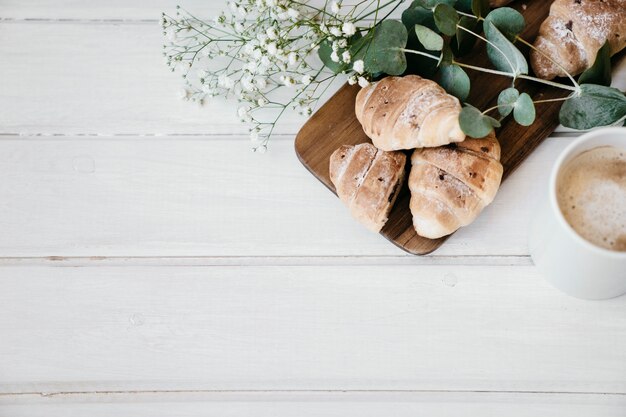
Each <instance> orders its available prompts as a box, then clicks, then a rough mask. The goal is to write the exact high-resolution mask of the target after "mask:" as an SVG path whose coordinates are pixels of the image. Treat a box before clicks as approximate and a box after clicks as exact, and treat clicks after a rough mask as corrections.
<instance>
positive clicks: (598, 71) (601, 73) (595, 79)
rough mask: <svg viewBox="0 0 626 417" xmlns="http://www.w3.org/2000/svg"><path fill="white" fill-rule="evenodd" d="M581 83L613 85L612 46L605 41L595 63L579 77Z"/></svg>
mask: <svg viewBox="0 0 626 417" xmlns="http://www.w3.org/2000/svg"><path fill="white" fill-rule="evenodd" d="M578 83H579V84H599V85H611V46H610V45H609V41H606V42H604V45H602V48H600V50H599V51H598V55H596V60H595V62H594V63H593V65H592V66H591V67H590V68H588V69H587V70H585V72H583V73H582V74H580V77H579V78H578Z"/></svg>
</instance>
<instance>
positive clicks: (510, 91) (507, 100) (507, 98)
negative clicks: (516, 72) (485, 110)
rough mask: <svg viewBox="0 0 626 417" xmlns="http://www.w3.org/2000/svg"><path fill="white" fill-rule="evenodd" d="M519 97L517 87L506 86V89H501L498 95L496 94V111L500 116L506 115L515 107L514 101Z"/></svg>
mask: <svg viewBox="0 0 626 417" xmlns="http://www.w3.org/2000/svg"><path fill="white" fill-rule="evenodd" d="M518 98H519V91H517V88H512V87H511V88H507V89H506V90H502V92H500V95H499V96H498V112H499V113H500V115H501V116H502V117H506V116H508V115H509V114H511V112H512V111H513V109H514V108H515V103H516V102H517V99H518Z"/></svg>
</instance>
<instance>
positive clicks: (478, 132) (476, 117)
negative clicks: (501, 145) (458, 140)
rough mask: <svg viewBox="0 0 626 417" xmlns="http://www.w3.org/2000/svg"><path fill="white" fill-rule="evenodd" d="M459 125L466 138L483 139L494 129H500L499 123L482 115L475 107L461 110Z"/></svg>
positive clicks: (466, 107) (467, 106)
mask: <svg viewBox="0 0 626 417" xmlns="http://www.w3.org/2000/svg"><path fill="white" fill-rule="evenodd" d="M459 125H460V126H461V130H462V131H463V133H465V134H466V135H467V136H470V137H472V138H484V137H485V136H487V135H488V134H489V133H491V132H492V131H493V128H494V127H500V122H498V121H497V120H496V119H494V118H493V117H489V116H486V115H484V114H482V113H481V112H480V110H478V109H477V108H476V107H473V106H470V105H466V106H465V107H463V109H461V114H460V115H459Z"/></svg>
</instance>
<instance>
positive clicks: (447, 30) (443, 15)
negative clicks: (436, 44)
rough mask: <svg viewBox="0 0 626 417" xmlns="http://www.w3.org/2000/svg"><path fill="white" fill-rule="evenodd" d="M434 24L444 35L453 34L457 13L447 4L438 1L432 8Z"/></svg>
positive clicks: (457, 19) (457, 17)
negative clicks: (433, 8)
mask: <svg viewBox="0 0 626 417" xmlns="http://www.w3.org/2000/svg"><path fill="white" fill-rule="evenodd" d="M434 17H435V24H436V25H437V28H438V29H439V30H440V31H441V33H443V34H444V35H448V36H454V34H455V33H456V24H457V22H458V21H459V14H458V13H457V12H456V10H454V8H453V7H452V6H450V5H448V4H445V3H440V4H438V5H437V7H435V10H434Z"/></svg>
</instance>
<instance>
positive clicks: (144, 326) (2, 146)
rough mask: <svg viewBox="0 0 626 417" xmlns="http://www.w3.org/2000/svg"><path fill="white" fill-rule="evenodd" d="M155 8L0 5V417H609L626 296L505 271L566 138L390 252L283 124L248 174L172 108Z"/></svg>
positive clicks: (526, 267)
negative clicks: (420, 238) (302, 159)
mask: <svg viewBox="0 0 626 417" xmlns="http://www.w3.org/2000/svg"><path fill="white" fill-rule="evenodd" d="M174 4H175V3H173V0H153V1H148V0H145V1H135V2H128V1H126V0H106V1H105V0H97V1H96V0H93V1H89V2H76V1H72V0H58V1H55V2H53V1H50V0H29V1H24V0H1V1H0V18H1V19H2V20H1V21H0V57H1V58H0V59H1V63H0V416H2V417H4V416H12V417H17V416H78V415H81V416H83V415H89V416H111V415H127V416H151V417H153V416H173V415H185V416H200V415H203V416H207V415H210V416H226V415H228V416H272V417H276V416H313V415H323V416H374V415H380V416H417V415H424V416H435V417H436V416H451V415H475V416H491V415H493V416H502V415H506V416H547V415H566V416H624V415H626V298H624V297H622V298H618V299H613V300H609V301H603V302H587V301H580V300H576V299H573V298H569V297H567V296H565V295H563V294H561V293H559V292H557V291H556V290H554V289H552V288H551V287H550V286H549V285H548V284H546V283H545V282H544V281H543V279H542V278H541V277H540V276H539V275H538V273H537V272H536V270H535V268H534V267H533V265H532V262H531V260H530V258H529V256H528V250H527V243H526V239H527V229H528V224H529V221H530V219H531V217H532V215H533V207H534V205H535V201H536V199H537V198H538V197H539V195H540V194H541V191H542V187H543V186H544V185H545V181H546V177H547V173H548V171H549V169H550V166H551V163H552V161H553V160H554V159H555V157H556V155H557V154H558V153H559V152H560V151H561V150H562V149H563V148H564V147H565V146H566V145H567V144H568V143H569V142H570V141H571V137H572V134H571V133H569V134H568V133H557V134H555V135H554V137H552V138H550V139H548V140H547V141H546V142H545V143H544V144H542V145H541V146H540V147H539V149H538V150H537V151H536V152H535V153H534V154H533V155H532V156H531V157H530V158H529V159H528V160H527V161H526V162H525V163H524V164H523V166H522V167H521V168H520V169H519V170H518V171H517V172H515V173H514V174H513V176H512V177H511V178H510V179H509V180H507V181H506V183H505V184H504V185H503V186H502V188H501V190H500V193H499V195H498V197H497V199H496V201H495V202H494V203H493V205H492V206H490V207H489V208H488V209H487V210H486V211H485V212H484V213H483V215H482V216H481V217H480V219H479V220H478V221H476V222H475V223H474V224H472V225H471V226H470V227H467V228H466V229H463V230H461V231H460V232H458V233H457V234H455V235H454V236H453V237H452V238H451V239H450V240H449V241H448V242H447V243H446V244H445V246H443V247H442V248H441V249H440V250H439V251H437V252H436V253H435V254H433V255H432V256H428V257H421V258H420V257H411V256H408V255H406V254H404V253H403V252H401V251H400V250H399V249H397V248H395V247H394V246H393V245H391V244H389V243H388V242H387V241H385V240H384V239H383V238H381V237H379V236H377V235H374V234H370V233H368V232H367V231H365V230H364V229H363V228H362V227H360V226H359V225H358V224H356V223H355V222H354V221H353V220H352V219H351V218H350V217H349V215H348V213H347V211H346V210H344V208H343V207H342V206H341V204H340V202H339V201H338V200H337V199H335V197H334V196H332V195H331V194H330V193H329V192H328V191H327V190H326V189H325V188H324V187H323V186H322V185H321V184H320V183H318V182H317V181H316V180H315V179H314V178H313V177H311V176H310V174H309V173H308V172H307V171H306V170H305V169H304V168H303V167H302V166H301V165H300V164H299V162H298V161H297V159H296V157H295V155H294V152H293V137H294V135H295V133H296V132H297V129H298V127H299V126H300V125H301V123H302V120H301V119H299V118H290V119H288V120H287V121H286V122H285V123H283V124H282V125H281V127H280V131H279V134H278V135H277V136H276V137H275V138H274V140H273V141H272V144H271V149H270V152H269V153H267V154H265V155H258V154H253V153H252V152H250V151H249V143H248V139H247V135H246V130H245V127H244V126H241V125H240V124H239V123H238V122H237V120H236V118H235V115H234V113H235V112H234V111H233V107H232V104H231V105H228V106H225V105H224V103H221V102H217V103H213V104H210V105H207V106H205V107H202V108H200V107H195V106H194V105H192V104H190V103H186V102H183V101H179V100H177V99H176V98H175V95H176V94H175V93H176V91H177V89H178V88H179V80H178V79H177V78H175V77H173V76H172V75H171V74H170V73H169V72H168V70H167V68H166V67H165V66H164V64H163V62H162V57H161V56H160V51H161V49H160V47H161V34H160V28H159V26H158V23H157V21H158V18H159V13H160V11H161V10H172V9H173V7H174ZM183 4H184V5H186V6H187V7H188V8H189V9H191V10H194V11H201V14H204V15H211V14H214V11H215V10H216V9H218V8H220V7H221V6H222V2H221V0H220V1H218V0H215V1H213V0H211V1H210V2H208V1H202V0H193V1H191V0H189V1H187V2H185V3H183ZM616 83H617V84H618V85H620V86H621V88H625V87H626V71H621V75H618V76H617V77H616ZM620 83H621V84H620Z"/></svg>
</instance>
